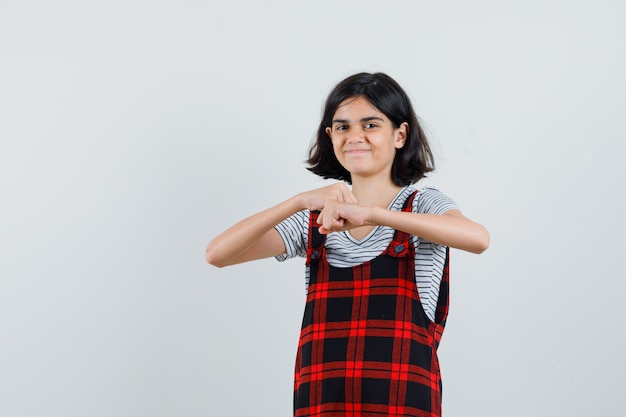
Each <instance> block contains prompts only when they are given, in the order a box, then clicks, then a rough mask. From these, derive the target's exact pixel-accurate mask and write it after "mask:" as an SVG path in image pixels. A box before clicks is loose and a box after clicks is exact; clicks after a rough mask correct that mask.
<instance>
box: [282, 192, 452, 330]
mask: <svg viewBox="0 0 626 417" xmlns="http://www.w3.org/2000/svg"><path fill="white" fill-rule="evenodd" d="M413 191H415V189H414V188H412V187H410V186H407V187H404V188H403V189H402V190H400V192H399V193H398V195H396V197H395V198H394V200H393V201H392V202H391V204H390V205H389V210H394V211H400V210H402V206H403V205H404V202H405V201H406V200H407V198H408V197H409V196H410V195H411V193H412V192H413ZM456 208H457V205H456V203H455V202H454V201H453V200H452V199H451V198H449V197H448V196H446V195H444V194H442V193H441V192H440V191H439V190H437V189H436V188H433V187H425V188H422V189H420V191H419V192H418V193H417V195H416V196H415V199H414V200H413V212H414V213H426V214H443V213H445V212H446V211H448V210H452V209H456ZM308 226H309V210H303V211H300V212H298V213H295V214H293V215H292V216H290V217H288V218H287V219H285V220H283V221H282V222H281V223H279V224H278V225H276V230H277V231H278V233H279V234H280V235H281V237H282V239H283V241H284V242H285V247H286V248H287V251H286V253H284V254H282V255H279V256H277V257H276V259H278V260H279V261H284V260H286V259H290V258H294V257H303V258H304V257H306V249H307V241H308V232H309V227H308ZM394 232H395V231H394V229H392V228H390V227H387V226H377V227H375V228H374V229H373V230H372V231H371V232H370V233H369V234H368V235H367V236H366V237H365V238H363V239H361V240H356V239H354V238H353V237H352V236H351V235H350V233H348V232H335V233H331V234H329V235H327V236H326V243H325V244H324V246H325V247H326V258H327V260H328V263H329V264H330V265H332V266H335V267H339V268H346V267H352V266H355V265H359V264H362V263H363V262H367V261H369V260H372V259H374V258H375V257H377V256H378V255H380V254H381V253H382V252H383V251H384V250H385V249H386V248H387V246H389V244H390V243H391V239H392V238H393V234H394ZM411 238H412V240H413V244H414V246H415V281H416V283H417V289H418V292H419V296H420V300H421V302H422V305H423V307H424V311H425V312H426V315H427V316H428V317H429V318H430V319H431V320H434V317H435V309H436V307H437V298H438V297H439V286H440V283H441V277H442V275H443V266H444V262H445V257H446V247H445V246H442V245H437V244H434V243H432V242H429V241H427V240H424V239H420V238H419V237H417V236H411ZM309 274H310V271H309V268H308V267H307V268H306V285H307V287H308V284H309Z"/></svg>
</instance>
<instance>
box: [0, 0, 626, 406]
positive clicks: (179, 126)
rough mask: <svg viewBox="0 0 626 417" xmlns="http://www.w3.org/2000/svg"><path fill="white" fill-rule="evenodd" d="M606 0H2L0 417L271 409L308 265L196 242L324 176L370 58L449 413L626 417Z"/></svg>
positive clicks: (623, 90) (292, 342)
mask: <svg viewBox="0 0 626 417" xmlns="http://www.w3.org/2000/svg"><path fill="white" fill-rule="evenodd" d="M624 21H626V6H625V3H624V2H621V1H618V0H613V1H611V0H588V1H587V0H574V1H571V0H570V1H565V0H527V1H523V2H502V1H495V0H493V1H489V0H477V1H461V0H448V1H431V0H412V1H408V0H407V1H400V0H390V1H385V2H382V1H370V0H361V1H356V0H346V1H342V0H335V1H326V0H323V1H315V2H296V1H287V0H266V1H263V2H260V1H228V2H217V1H193V0H178V1H173V0H171V1H170V0H151V1H148V0H124V1H121V0H114V1H110V0H109V1H63V0H59V1H54V2H48V1H29V0H19V1H18V0H0V139H1V145H0V186H1V188H0V199H1V201H0V415H1V416H3V417H26V416H27V417H35V416H37V417H39V416H55V417H56V416H59V417H61V416H63V417H84V416H93V417H105V416H106V417H110V416H115V417H131V416H132V417H136V416H146V417H147V416H150V417H160V416H162V417H166V416H167V417H169V416H177V417H178V416H180V417H183V416H184V417H186V416H190V417H191V416H215V417H230V416H268V417H276V416H289V415H290V413H291V406H292V405H291V400H292V388H293V365H294V360H295V352H296V346H297V338H298V332H299V326H300V320H301V317H302V311H303V306H304V300H305V288H304V277H303V274H304V265H303V261H302V260H298V259H297V260H291V261H288V262H285V263H278V262H276V261H275V260H273V259H268V260H263V261H258V262H255V263H251V264H247V265H240V266H234V267H230V268H225V269H218V268H214V267H211V266H209V265H208V264H206V263H205V260H204V248H205V246H206V244H207V243H208V241H209V240H210V239H211V238H212V237H214V236H215V235H217V234H218V233H219V232H221V231H222V230H224V229H225V228H226V227H228V226H229V225H231V224H232V223H234V222H236V221H238V220H240V219H241V218H243V217H245V216H248V215H250V214H252V213H254V212H256V211H259V210H261V209H264V208H266V207H269V206H270V205H273V204H275V203H278V202H279V201H281V200H283V199H285V198H288V197H289V196H291V195H293V194H295V193H297V192H299V191H303V190H306V189H310V188H313V187H318V186H320V185H323V184H325V182H324V181H323V180H321V179H318V178H316V177H315V176H313V175H312V174H311V173H309V172H308V171H306V169H305V164H304V159H305V158H306V153H307V149H308V146H309V143H310V141H311V139H312V138H313V136H314V133H315V129H316V127H317V124H318V122H319V118H320V115H321V109H322V105H323V101H324V100H325V98H326V95H327V94H328V93H329V91H330V90H331V89H332V88H333V87H334V85H335V84H336V83H337V82H339V81H340V80H341V79H343V78H344V77H346V76H348V75H351V74H353V73H356V72H360V71H383V72H386V73H388V74H390V75H391V76H392V77H394V78H395V79H396V80H397V81H398V82H399V83H400V84H401V85H402V86H403V87H404V88H405V89H406V91H407V92H408V93H409V95H410V96H411V98H412V100H413V103H414V105H415V108H416V110H417V112H418V114H419V116H420V117H421V119H422V120H423V122H424V126H425V128H426V131H427V133H428V135H429V136H430V140H431V143H432V146H433V149H434V151H435V155H436V158H437V163H438V166H437V171H436V172H435V173H433V174H432V175H430V176H429V177H428V178H427V179H426V180H424V181H423V182H422V183H420V184H418V186H423V185H434V186H437V187H438V188H439V189H440V190H442V191H443V192H444V193H446V194H448V195H450V196H451V197H452V198H453V199H454V200H455V201H456V202H457V203H458V204H459V206H460V207H461V209H462V210H463V212H464V213H465V214H466V215H467V216H469V217H470V218H472V219H475V220H477V221H479V222H481V223H483V224H484V225H485V226H486V227H487V228H488V229H489V231H490V233H491V238H492V240H491V247H490V248H489V249H488V251H487V252H485V253H484V254H482V255H472V254H468V253H463V252H461V251H457V250H454V251H452V254H451V256H452V257H451V265H452V270H451V271H452V275H451V279H452V287H451V303H452V304H451V313H450V317H449V320H448V326H447V328H446V333H445V335H444V338H443V341H442V345H441V348H440V355H441V362H442V372H443V379H444V415H445V416H446V417H466V416H476V417H478V416H480V417H489V416H494V417H496V416H497V417H501V416H508V417H526V416H535V417H541V416H551V417H552V416H581V417H582V416H585V417H587V416H594V417H600V416H611V417H612V416H623V415H626V403H625V402H624V401H623V393H624V388H625V385H624V377H625V376H626V364H625V363H624V359H623V355H624V352H626V329H625V323H626V308H625V306H624V302H623V299H624V294H625V289H626V285H625V284H624V279H625V278H626V274H624V270H623V265H622V261H623V260H624V258H623V257H624V249H625V245H624V235H625V233H626V222H625V221H624V209H625V208H626V207H625V206H626V203H625V201H626V199H625V198H624V196H623V194H622V192H623V187H624V183H625V180H626V172H625V168H624V166H625V163H626V158H625V156H624V152H625V150H626V149H625V148H626V147H625V146H624V142H625V140H626V138H625V135H624V114H625V113H626V81H625V80H626V78H625V77H624V74H626V54H625V52H626V26H625V25H624Z"/></svg>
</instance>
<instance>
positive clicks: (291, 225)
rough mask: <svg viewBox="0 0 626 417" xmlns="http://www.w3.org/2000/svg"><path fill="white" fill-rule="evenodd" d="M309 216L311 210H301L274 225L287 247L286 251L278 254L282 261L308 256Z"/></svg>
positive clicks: (278, 258)
mask: <svg viewBox="0 0 626 417" xmlns="http://www.w3.org/2000/svg"><path fill="white" fill-rule="evenodd" d="M309 216H310V212H309V210H303V211H299V212H297V213H295V214H293V215H291V216H289V217H287V218H286V219H285V220H283V221H282V222H280V223H278V224H277V225H276V226H274V228H275V229H276V231H277V232H278V234H279V235H280V237H281V238H282V239H283V242H284V243H285V248H286V252H285V253H283V254H282V255H278V256H276V259H277V260H278V261H281V262H282V261H285V260H287V259H291V258H295V257H301V258H304V257H306V249H307V241H308V235H309Z"/></svg>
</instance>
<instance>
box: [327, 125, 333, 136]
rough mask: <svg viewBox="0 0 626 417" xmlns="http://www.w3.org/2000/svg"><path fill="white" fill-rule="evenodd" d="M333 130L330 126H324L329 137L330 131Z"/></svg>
mask: <svg viewBox="0 0 626 417" xmlns="http://www.w3.org/2000/svg"><path fill="white" fill-rule="evenodd" d="M332 131H333V130H332V129H331V128H330V127H327V128H326V134H327V135H328V137H330V132H332Z"/></svg>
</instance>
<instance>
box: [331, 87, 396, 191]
mask: <svg viewBox="0 0 626 417" xmlns="http://www.w3.org/2000/svg"><path fill="white" fill-rule="evenodd" d="M407 131H408V124H407V123H402V124H401V125H400V126H399V127H398V128H396V127H394V125H393V123H392V122H391V120H389V118H388V117H387V116H385V114H384V113H382V112H381V111H380V110H378V109H377V108H376V107H374V105H373V104H372V103H371V102H370V101H369V100H367V99H366V98H365V97H356V98H349V99H346V100H344V101H343V102H342V103H341V104H340V105H339V107H338V108H337V111H336V112H335V115H334V116H333V120H332V125H331V126H330V127H327V128H326V133H327V134H328V136H330V138H331V140H332V144H333V150H334V152H335V156H336V157H337V160H339V162H340V163H341V165H342V166H343V167H344V168H345V169H346V170H348V172H350V174H351V176H352V182H353V183H354V181H355V180H358V178H359V177H362V178H368V177H373V176H381V177H383V176H384V177H386V178H387V179H388V180H389V181H391V167H392V165H393V160H394V157H395V155H396V149H400V148H402V147H403V146H404V143H405V141H406V136H407Z"/></svg>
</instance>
